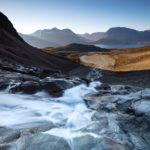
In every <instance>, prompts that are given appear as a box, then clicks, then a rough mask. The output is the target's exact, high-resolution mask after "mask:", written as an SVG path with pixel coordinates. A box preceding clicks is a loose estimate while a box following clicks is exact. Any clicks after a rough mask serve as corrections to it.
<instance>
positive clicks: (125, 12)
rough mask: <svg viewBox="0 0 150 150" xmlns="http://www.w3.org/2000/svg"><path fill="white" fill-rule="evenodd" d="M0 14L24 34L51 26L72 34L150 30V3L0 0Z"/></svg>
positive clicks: (145, 0) (144, 0)
mask: <svg viewBox="0 0 150 150" xmlns="http://www.w3.org/2000/svg"><path fill="white" fill-rule="evenodd" d="M0 11H1V12H3V13H4V14H5V15H6V16H7V17H8V18H9V19H10V20H11V22H12V23H13V25H14V27H15V28H16V29H17V31H18V32H21V33H25V34H29V33H32V32H34V31H36V30H38V29H50V28H53V27H57V28H59V29H64V28H69V29H71V30H72V31H74V32H75V33H86V32H88V33H92V32H105V31H107V30H108V29H109V28H111V27H128V28H133V29H136V30H140V31H141V30H150V0H0Z"/></svg>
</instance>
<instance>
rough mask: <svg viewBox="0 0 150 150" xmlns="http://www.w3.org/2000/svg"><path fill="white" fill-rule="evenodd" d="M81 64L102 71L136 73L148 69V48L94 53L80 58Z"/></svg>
mask: <svg viewBox="0 0 150 150" xmlns="http://www.w3.org/2000/svg"><path fill="white" fill-rule="evenodd" d="M81 61H82V63H84V64H85V65H86V64H88V65H91V66H94V67H97V68H100V69H104V70H111V71H118V72H119V71H121V72H122V71H136V70H148V69H150V46H146V47H141V48H129V49H124V50H123V49H121V50H114V51H110V52H95V53H91V54H90V55H86V56H82V57H81Z"/></svg>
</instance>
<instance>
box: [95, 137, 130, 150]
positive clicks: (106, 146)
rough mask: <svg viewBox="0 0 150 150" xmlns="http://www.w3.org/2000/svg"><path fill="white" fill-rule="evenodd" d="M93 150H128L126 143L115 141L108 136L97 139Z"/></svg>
mask: <svg viewBox="0 0 150 150" xmlns="http://www.w3.org/2000/svg"><path fill="white" fill-rule="evenodd" d="M94 150H130V148H129V147H127V146H126V145H123V144H120V143H117V142H116V141H114V140H112V139H111V138H108V137H103V138H100V139H99V143H98V144H97V145H96V146H95V149H94Z"/></svg>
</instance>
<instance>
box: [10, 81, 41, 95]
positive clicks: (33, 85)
mask: <svg viewBox="0 0 150 150" xmlns="http://www.w3.org/2000/svg"><path fill="white" fill-rule="evenodd" d="M40 90H41V87H40V84H39V83H38V82H36V81H25V82H23V83H20V84H16V85H14V86H13V87H12V88H11V89H10V91H11V92H12V93H16V92H22V93H24V94H34V93H36V92H38V91H40Z"/></svg>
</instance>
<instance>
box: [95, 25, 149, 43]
mask: <svg viewBox="0 0 150 150" xmlns="http://www.w3.org/2000/svg"><path fill="white" fill-rule="evenodd" d="M144 42H150V31H137V30H133V29H129V28H125V27H115V28H111V29H109V30H108V31H107V32H106V33H105V34H104V35H103V36H101V37H100V39H99V40H98V41H96V44H134V43H144Z"/></svg>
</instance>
